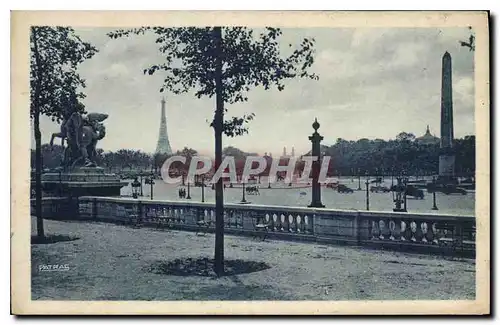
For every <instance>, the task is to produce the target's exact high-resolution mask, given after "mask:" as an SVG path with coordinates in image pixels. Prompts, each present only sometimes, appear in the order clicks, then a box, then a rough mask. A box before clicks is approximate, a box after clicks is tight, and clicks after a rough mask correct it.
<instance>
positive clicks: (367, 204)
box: [365, 178, 370, 211]
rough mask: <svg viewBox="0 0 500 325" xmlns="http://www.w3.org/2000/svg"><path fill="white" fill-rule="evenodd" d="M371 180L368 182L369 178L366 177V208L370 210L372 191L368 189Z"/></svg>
mask: <svg viewBox="0 0 500 325" xmlns="http://www.w3.org/2000/svg"><path fill="white" fill-rule="evenodd" d="M369 183H370V182H368V178H367V179H366V183H365V184H366V210H367V211H369V210H370V191H369V190H368V184H369Z"/></svg>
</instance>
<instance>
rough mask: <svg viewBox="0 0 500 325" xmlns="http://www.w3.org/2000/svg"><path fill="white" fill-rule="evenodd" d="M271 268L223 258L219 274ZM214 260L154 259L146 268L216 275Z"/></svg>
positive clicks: (184, 274) (169, 273)
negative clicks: (221, 270)
mask: <svg viewBox="0 0 500 325" xmlns="http://www.w3.org/2000/svg"><path fill="white" fill-rule="evenodd" d="M269 268H271V267H270V266H269V265H268V264H266V263H264V262H255V261H244V260H225V261H224V274H223V275H221V276H232V275H238V274H245V273H253V272H258V271H263V270H267V269H269ZM214 269H215V262H214V260H213V259H209V258H206V257H203V258H197V259H193V258H185V259H175V260H173V261H170V262H168V261H167V262H165V261H156V262H154V263H153V264H152V265H151V266H150V267H149V268H147V270H148V271H149V272H152V273H155V274H163V275H177V276H208V277H217V274H216V273H215V271H214Z"/></svg>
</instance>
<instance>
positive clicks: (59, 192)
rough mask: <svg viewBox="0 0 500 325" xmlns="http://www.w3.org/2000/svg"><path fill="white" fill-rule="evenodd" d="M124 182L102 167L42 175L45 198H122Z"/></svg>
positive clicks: (125, 183) (81, 168)
mask: <svg viewBox="0 0 500 325" xmlns="http://www.w3.org/2000/svg"><path fill="white" fill-rule="evenodd" d="M127 184H128V182H123V181H121V180H120V178H119V177H118V176H117V175H115V174H107V173H105V172H104V169H103V168H101V167H80V168H77V169H74V170H72V171H71V172H63V171H61V172H50V173H46V174H43V175H42V189H43V195H44V196H58V197H79V196H120V189H121V188H122V187H123V186H126V185H127Z"/></svg>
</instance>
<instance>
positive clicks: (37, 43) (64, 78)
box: [30, 26, 97, 237]
mask: <svg viewBox="0 0 500 325" xmlns="http://www.w3.org/2000/svg"><path fill="white" fill-rule="evenodd" d="M30 46H31V57H30V68H31V70H30V86H31V93H30V96H31V104H30V116H31V118H32V119H33V127H34V133H35V170H36V171H35V183H36V185H35V190H36V207H35V211H36V217H37V235H38V236H39V237H44V230H43V218H42V190H41V189H42V183H41V173H42V157H41V156H42V155H41V133H40V114H43V115H47V116H50V117H52V120H53V121H58V122H59V121H60V119H61V118H62V117H63V113H64V112H63V107H65V106H67V105H74V106H75V107H76V109H77V110H79V111H81V112H83V111H84V106H83V104H81V103H80V102H79V99H82V98H84V97H85V95H84V94H83V93H82V92H81V91H79V89H81V88H84V87H85V81H84V80H83V79H82V78H80V76H79V75H78V73H77V67H78V65H79V64H80V63H82V62H83V61H84V60H86V59H88V58H91V57H92V56H93V55H94V54H95V53H96V52H97V50H96V49H95V48H94V47H93V46H92V45H90V44H88V43H85V42H83V41H82V40H81V39H80V38H79V37H78V36H77V35H75V33H74V30H73V29H71V28H68V27H47V26H37V27H35V26H33V27H31V34H30Z"/></svg>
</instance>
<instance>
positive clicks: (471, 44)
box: [458, 27, 476, 52]
mask: <svg viewBox="0 0 500 325" xmlns="http://www.w3.org/2000/svg"><path fill="white" fill-rule="evenodd" d="M469 30H471V31H472V27H469ZM475 40H476V36H474V34H470V36H469V39H468V40H467V41H466V42H464V41H458V42H459V43H460V46H463V47H468V48H469V51H471V52H473V51H476V43H475Z"/></svg>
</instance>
